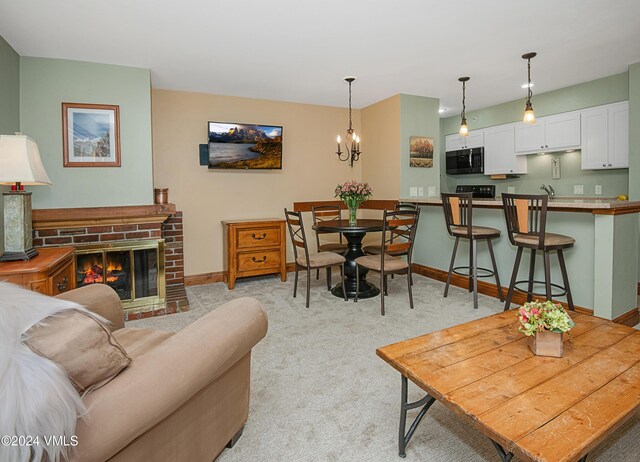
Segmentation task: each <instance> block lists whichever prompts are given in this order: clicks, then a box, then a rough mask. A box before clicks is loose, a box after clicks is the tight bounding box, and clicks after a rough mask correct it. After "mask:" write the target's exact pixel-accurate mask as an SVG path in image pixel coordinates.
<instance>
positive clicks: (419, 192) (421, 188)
mask: <svg viewBox="0 0 640 462" xmlns="http://www.w3.org/2000/svg"><path fill="white" fill-rule="evenodd" d="M418 196H420V197H422V196H424V188H423V187H422V186H420V187H418Z"/></svg>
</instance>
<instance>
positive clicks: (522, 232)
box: [502, 194, 576, 311]
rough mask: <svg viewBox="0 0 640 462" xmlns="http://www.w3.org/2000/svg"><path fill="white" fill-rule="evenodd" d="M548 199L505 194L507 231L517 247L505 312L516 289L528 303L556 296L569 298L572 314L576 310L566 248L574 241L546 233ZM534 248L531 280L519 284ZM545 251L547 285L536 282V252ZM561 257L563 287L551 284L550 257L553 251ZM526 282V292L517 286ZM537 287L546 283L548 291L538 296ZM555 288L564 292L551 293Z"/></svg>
mask: <svg viewBox="0 0 640 462" xmlns="http://www.w3.org/2000/svg"><path fill="white" fill-rule="evenodd" d="M548 200H549V198H548V197H547V196H546V195H544V194H543V195H528V194H503V195H502V203H503V205H504V215H505V219H506V221H507V232H508V233H509V241H511V244H513V245H515V246H516V247H518V251H517V253H516V261H515V263H514V265H513V273H512V275H511V283H510V284H509V292H508V294H507V301H506V303H505V305H504V310H505V311H506V310H508V309H509V308H510V306H511V300H512V298H513V292H514V290H517V291H519V292H524V293H526V294H527V301H528V302H530V301H531V300H532V299H533V296H534V295H540V296H545V297H546V298H547V300H551V299H552V298H553V297H562V296H564V295H566V296H567V305H568V306H569V309H570V310H571V311H573V310H574V306H573V298H572V297H571V288H570V287H569V278H568V276H567V267H566V265H565V262H564V255H563V253H562V251H563V249H568V248H570V247H573V245H574V244H575V242H576V241H575V239H574V238H572V237H569V236H564V235H562V234H554V233H547V232H546V226H547V203H548ZM525 248H526V249H531V260H530V263H529V279H527V280H522V281H516V279H517V277H518V268H519V267H520V260H521V258H522V252H523V250H524V249H525ZM538 250H542V253H543V254H544V282H543V281H536V280H534V272H535V266H536V251H538ZM554 250H555V251H556V252H557V254H558V262H559V263H560V271H561V273H562V281H563V284H564V287H563V286H561V285H558V284H553V283H552V282H551V266H550V264H549V254H550V253H551V252H552V251H554ZM525 282H526V283H527V290H524V289H521V288H519V287H518V284H523V283H525ZM534 284H544V286H545V292H544V293H538V292H534V291H533V285H534ZM552 287H555V288H556V289H560V290H561V292H558V293H555V294H554V293H552Z"/></svg>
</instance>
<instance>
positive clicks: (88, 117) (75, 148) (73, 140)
mask: <svg viewBox="0 0 640 462" xmlns="http://www.w3.org/2000/svg"><path fill="white" fill-rule="evenodd" d="M62 156H63V164H64V166H65V167H120V108H119V106H115V105H109V104H81V103H62Z"/></svg>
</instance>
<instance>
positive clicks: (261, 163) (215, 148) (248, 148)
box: [209, 122, 282, 170]
mask: <svg viewBox="0 0 640 462" xmlns="http://www.w3.org/2000/svg"><path fill="white" fill-rule="evenodd" d="M209 168H210V169H219V168H221V169H241V170H249V169H281V168H282V127H281V126H278V125H254V124H242V123H228V122H209Z"/></svg>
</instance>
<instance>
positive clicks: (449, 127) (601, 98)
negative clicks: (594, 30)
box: [440, 70, 640, 196]
mask: <svg viewBox="0 0 640 462" xmlns="http://www.w3.org/2000/svg"><path fill="white" fill-rule="evenodd" d="M637 73H638V74H639V76H638V77H637V78H638V79H640V70H638V71H637ZM630 75H631V70H630V72H624V73H622V74H616V75H612V76H609V77H605V78H602V79H598V80H593V81H591V82H586V83H581V84H578V85H573V86H571V87H567V88H562V89H559V90H554V91H550V92H548V93H541V94H539V95H536V94H534V96H533V107H534V109H535V112H536V116H538V117H542V116H547V115H552V114H557V113H561V112H568V111H574V110H578V109H584V108H587V107H593V106H599V105H603V104H609V103H615V102H618V101H626V100H629V99H630ZM638 85H640V83H639V84H638ZM637 91H638V92H639V93H640V89H638V90H637ZM639 104H640V103H639ZM523 110H524V97H523V98H522V99H519V100H516V101H510V102H508V103H503V104H499V105H497V106H491V107H488V108H485V109H480V110H477V111H470V112H468V113H467V121H468V123H469V128H470V129H471V130H474V129H480V128H486V127H491V126H494V125H501V124H506V123H511V122H517V121H519V120H521V119H522V113H523ZM459 124H460V118H459V116H453V117H447V118H446V119H443V120H442V126H443V135H445V134H452V133H457V131H458V127H459ZM632 133H633V131H632ZM636 136H640V134H638V135H636ZM443 139H444V138H443ZM442 145H443V146H442V149H441V150H440V155H441V156H442V157H444V142H443V143H442ZM632 145H634V144H633V143H632ZM635 146H636V149H638V148H637V146H640V144H638V143H635ZM632 149H633V148H632ZM639 157H640V156H639ZM552 158H560V162H561V179H560V180H552V179H551V159H552ZM442 164H443V166H442V168H441V171H440V172H441V175H442V182H441V183H442V184H441V187H442V190H443V191H454V190H455V188H456V186H457V185H458V184H495V185H496V193H497V194H500V193H502V192H506V191H507V187H509V186H513V187H515V188H516V192H519V193H531V194H534V193H537V192H539V191H540V189H539V188H540V185H541V184H542V183H547V184H551V185H553V187H554V189H555V190H556V193H557V194H559V195H562V196H571V195H573V185H574V184H582V185H584V195H585V196H593V195H594V194H595V185H596V184H599V185H602V194H603V196H615V195H618V194H623V193H627V192H628V190H629V170H626V169H618V170H606V171H605V170H582V169H581V168H580V153H579V152H577V153H561V154H558V153H555V154H548V155H544V156H527V168H528V173H527V174H526V175H522V176H521V177H520V178H518V179H511V180H490V179H489V178H488V177H486V176H485V175H460V176H453V175H446V174H445V171H444V163H442ZM638 164H639V165H638V171H639V172H640V158H639V160H638ZM638 188H640V186H638ZM638 191H639V194H640V189H639V190H638Z"/></svg>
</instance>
